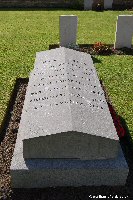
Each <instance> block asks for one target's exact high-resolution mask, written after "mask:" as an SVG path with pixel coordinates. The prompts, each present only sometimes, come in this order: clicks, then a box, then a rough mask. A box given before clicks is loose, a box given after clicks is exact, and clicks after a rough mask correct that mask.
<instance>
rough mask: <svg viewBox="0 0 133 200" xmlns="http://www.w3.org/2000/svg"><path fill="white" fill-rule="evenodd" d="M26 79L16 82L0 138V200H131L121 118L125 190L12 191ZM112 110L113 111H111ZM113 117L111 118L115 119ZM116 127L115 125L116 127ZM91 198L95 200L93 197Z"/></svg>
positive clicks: (131, 152) (129, 150) (132, 163)
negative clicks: (105, 198) (102, 199)
mask: <svg viewBox="0 0 133 200" xmlns="http://www.w3.org/2000/svg"><path fill="white" fill-rule="evenodd" d="M27 85H28V78H27V79H22V78H20V79H17V81H16V85H15V87H14V90H13V92H12V95H11V99H10V102H9V105H8V108H7V112H6V115H5V118H4V120H3V124H2V127H1V134H0V143H1V144H0V187H1V188H0V199H15V200H17V199H18V200H43V199H44V200H88V199H89V197H90V198H92V197H93V195H95V196H96V195H103V196H105V195H106V196H108V197H109V195H112V197H114V196H115V195H117V196H122V197H125V198H126V197H128V198H126V199H129V198H131V197H133V144H132V139H131V137H130V134H129V131H128V127H127V126H126V123H125V121H124V119H123V118H121V117H120V119H121V124H122V127H123V129H124V130H125V135H124V136H123V137H120V144H121V147H122V150H123V153H124V155H125V158H126V160H127V163H128V166H129V174H128V178H127V182H126V185H125V186H117V187H116V186H115V187H111V186H110V187H109V186H99V187H95V186H91V187H90V186H83V187H55V188H44V189H12V188H11V185H10V183H11V177H10V164H11V159H12V156H13V151H14V147H15V141H16V138H17V132H18V127H19V123H20V119H21V113H22V108H23V103H24V99H25V93H26V88H27ZM101 85H102V86H103V89H104V91H105V96H106V100H107V102H108V105H109V106H111V101H110V99H109V97H108V95H107V91H106V89H105V86H104V84H103V83H102V81H101ZM113 109H114V108H113ZM114 117H115V116H113V115H112V118H113V119H114ZM117 125H118V124H117ZM93 198H94V197H93Z"/></svg>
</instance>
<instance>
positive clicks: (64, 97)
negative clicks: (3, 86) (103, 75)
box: [11, 47, 128, 188]
mask: <svg viewBox="0 0 133 200" xmlns="http://www.w3.org/2000/svg"><path fill="white" fill-rule="evenodd" d="M127 175H128V166H127V163H126V160H125V158H124V155H123V152H122V150H121V147H120V144H119V138H118V136H117V133H116V130H115V127H114V124H113V120H112V118H111V115H110V112H109V109H108V105H107V102H106V99H105V96H104V92H103V90H102V88H101V85H100V82H99V79H98V76H97V73H96V69H95V67H94V65H93V61H92V58H91V56H90V55H89V54H86V53H83V52H78V51H75V50H72V49H68V48H64V47H60V48H57V49H53V50H50V51H43V52H39V53H37V54H36V60H35V67H34V70H33V71H32V72H31V74H30V78H29V84H28V88H27V92H26V96H25V102H24V106H23V111H22V115H21V121H20V126H19V131H18V136H17V141H16V145H15V150H14V155H13V159H12V163H11V177H12V187H18V188H41V187H49V186H50V187H52V186H82V185H124V184H125V182H126V178H127Z"/></svg>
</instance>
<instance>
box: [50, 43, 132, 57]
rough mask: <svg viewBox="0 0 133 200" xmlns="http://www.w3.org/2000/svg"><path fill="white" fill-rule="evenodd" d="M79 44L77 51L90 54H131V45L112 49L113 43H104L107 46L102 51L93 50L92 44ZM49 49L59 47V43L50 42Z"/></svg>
mask: <svg viewBox="0 0 133 200" xmlns="http://www.w3.org/2000/svg"><path fill="white" fill-rule="evenodd" d="M78 45H79V51H81V52H85V53H89V54H91V55H102V56H108V55H133V46H132V47H131V48H126V47H124V48H121V49H114V45H113V44H105V45H106V47H107V50H103V51H100V52H98V51H95V50H94V44H78ZM49 48H50V49H54V48H59V44H52V45H49Z"/></svg>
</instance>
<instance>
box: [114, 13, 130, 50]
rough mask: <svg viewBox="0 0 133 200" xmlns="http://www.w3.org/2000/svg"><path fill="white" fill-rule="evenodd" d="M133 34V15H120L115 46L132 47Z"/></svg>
mask: <svg viewBox="0 0 133 200" xmlns="http://www.w3.org/2000/svg"><path fill="white" fill-rule="evenodd" d="M132 36H133V15H119V16H118V20H117V25H116V37H115V44H114V47H115V48H118V49H119V48H123V47H127V48H131V44H132Z"/></svg>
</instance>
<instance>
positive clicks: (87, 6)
mask: <svg viewBox="0 0 133 200" xmlns="http://www.w3.org/2000/svg"><path fill="white" fill-rule="evenodd" d="M92 4H93V0H84V10H92Z"/></svg>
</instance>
